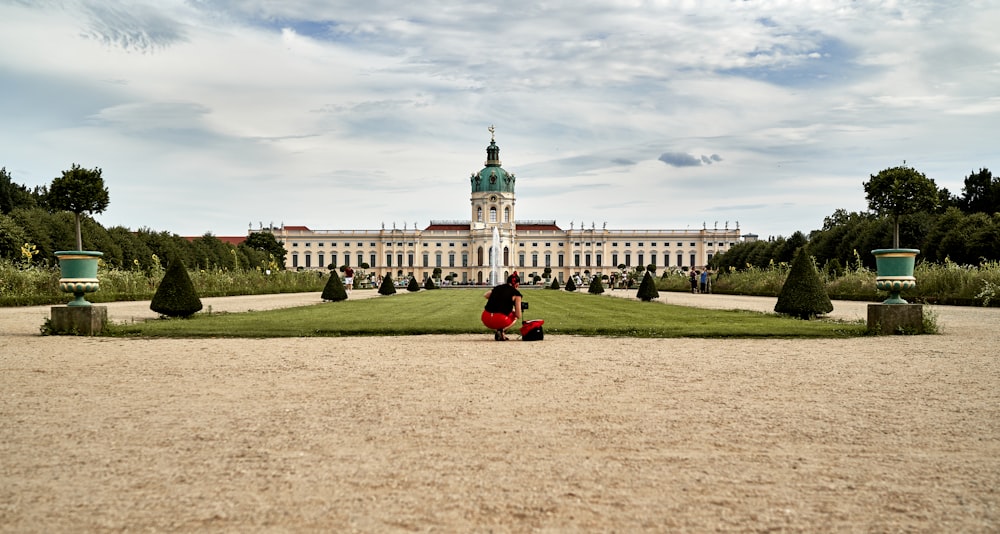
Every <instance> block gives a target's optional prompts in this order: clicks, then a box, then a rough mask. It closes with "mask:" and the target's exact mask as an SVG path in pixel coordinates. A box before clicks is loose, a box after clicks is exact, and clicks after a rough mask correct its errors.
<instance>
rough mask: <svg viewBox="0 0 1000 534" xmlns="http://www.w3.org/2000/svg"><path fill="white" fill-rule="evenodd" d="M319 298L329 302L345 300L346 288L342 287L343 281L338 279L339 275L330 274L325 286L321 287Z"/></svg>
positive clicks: (333, 272) (332, 272)
mask: <svg viewBox="0 0 1000 534" xmlns="http://www.w3.org/2000/svg"><path fill="white" fill-rule="evenodd" d="M321 298H322V299H323V300H329V301H331V302H340V301H342V300H347V288H345V287H344V282H343V280H341V279H340V275H339V274H337V273H336V272H335V271H331V272H330V279H329V280H327V281H326V286H324V287H323V294H322V295H321Z"/></svg>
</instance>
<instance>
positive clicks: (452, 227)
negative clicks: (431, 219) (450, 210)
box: [424, 224, 469, 232]
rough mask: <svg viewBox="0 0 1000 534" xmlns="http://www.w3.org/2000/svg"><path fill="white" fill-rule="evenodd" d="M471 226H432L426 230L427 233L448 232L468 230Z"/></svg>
mask: <svg viewBox="0 0 1000 534" xmlns="http://www.w3.org/2000/svg"><path fill="white" fill-rule="evenodd" d="M468 229H469V225H467V224H432V225H430V226H428V227H427V228H424V231H425V232H433V231H435V230H437V231H446V230H468Z"/></svg>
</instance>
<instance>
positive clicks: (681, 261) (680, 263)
mask: <svg viewBox="0 0 1000 534" xmlns="http://www.w3.org/2000/svg"><path fill="white" fill-rule="evenodd" d="M677 266H678V267H683V266H684V255H683V254H681V253H680V252H678V253H677Z"/></svg>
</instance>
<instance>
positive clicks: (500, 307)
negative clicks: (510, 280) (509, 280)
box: [486, 284, 521, 315]
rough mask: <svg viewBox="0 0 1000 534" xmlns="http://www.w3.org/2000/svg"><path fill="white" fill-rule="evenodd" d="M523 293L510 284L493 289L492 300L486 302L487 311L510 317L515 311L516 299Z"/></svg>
mask: <svg viewBox="0 0 1000 534" xmlns="http://www.w3.org/2000/svg"><path fill="white" fill-rule="evenodd" d="M520 296H521V292H520V291H518V290H517V289H516V288H515V287H514V286H512V285H510V284H500V285H498V286H496V287H494V288H493V292H492V293H490V298H489V299H487V301H486V311H488V312H490V313H502V314H504V315H510V313H511V312H512V311H514V297H520Z"/></svg>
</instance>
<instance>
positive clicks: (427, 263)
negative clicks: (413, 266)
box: [424, 252, 431, 267]
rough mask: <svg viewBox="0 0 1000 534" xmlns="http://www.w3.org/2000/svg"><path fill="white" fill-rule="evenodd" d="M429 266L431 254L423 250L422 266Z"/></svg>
mask: <svg viewBox="0 0 1000 534" xmlns="http://www.w3.org/2000/svg"><path fill="white" fill-rule="evenodd" d="M430 266H431V255H430V254H428V253H426V252H424V267H430Z"/></svg>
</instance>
